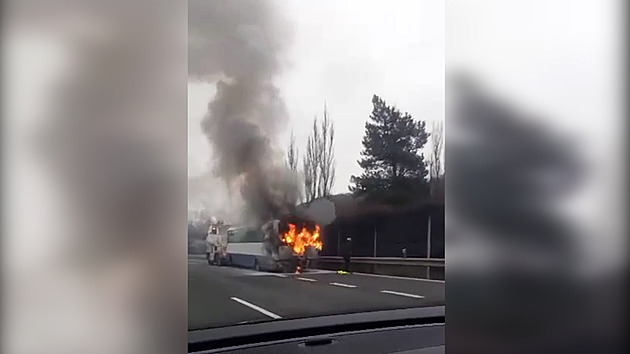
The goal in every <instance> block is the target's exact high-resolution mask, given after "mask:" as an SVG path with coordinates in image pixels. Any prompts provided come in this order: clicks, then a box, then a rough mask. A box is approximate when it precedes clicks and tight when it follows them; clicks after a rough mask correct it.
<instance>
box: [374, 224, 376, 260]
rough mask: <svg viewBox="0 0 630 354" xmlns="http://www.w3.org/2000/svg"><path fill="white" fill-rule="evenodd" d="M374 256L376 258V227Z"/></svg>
mask: <svg viewBox="0 0 630 354" xmlns="http://www.w3.org/2000/svg"><path fill="white" fill-rule="evenodd" d="M374 258H376V227H374Z"/></svg>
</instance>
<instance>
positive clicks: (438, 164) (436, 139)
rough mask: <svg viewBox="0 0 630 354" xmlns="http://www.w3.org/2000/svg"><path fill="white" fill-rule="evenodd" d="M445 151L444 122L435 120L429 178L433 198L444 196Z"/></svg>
mask: <svg viewBox="0 0 630 354" xmlns="http://www.w3.org/2000/svg"><path fill="white" fill-rule="evenodd" d="M443 152H444V124H443V122H434V123H433V127H432V131H431V155H430V158H429V178H430V181H429V182H430V185H431V196H432V198H434V199H435V198H438V199H439V198H441V196H443V187H442V186H443V183H444V181H443V179H444V171H443V167H442V165H443V164H442V153H443Z"/></svg>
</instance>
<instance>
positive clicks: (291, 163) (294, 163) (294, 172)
mask: <svg viewBox="0 0 630 354" xmlns="http://www.w3.org/2000/svg"><path fill="white" fill-rule="evenodd" d="M299 161H300V155H299V150H298V148H297V146H296V145H295V135H294V134H293V131H291V140H290V141H289V148H288V150H287V161H286V164H287V169H288V170H289V173H290V174H291V183H292V187H293V189H294V190H293V193H294V194H295V195H294V198H295V202H298V201H300V202H301V201H302V193H301V190H300V186H299V182H298V175H299V171H298V164H299Z"/></svg>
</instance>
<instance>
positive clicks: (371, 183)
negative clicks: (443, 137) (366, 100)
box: [350, 95, 429, 203]
mask: <svg viewBox="0 0 630 354" xmlns="http://www.w3.org/2000/svg"><path fill="white" fill-rule="evenodd" d="M372 104H373V106H374V108H373V110H372V114H371V115H370V120H369V121H368V122H367V123H366V124H365V136H364V137H363V151H362V152H361V156H363V158H362V159H360V160H359V161H358V163H359V166H361V168H363V170H364V171H363V173H362V174H361V176H358V177H357V176H352V178H351V182H352V183H353V184H354V186H351V187H350V190H351V191H352V192H354V193H355V194H358V195H362V194H366V195H367V196H368V197H369V198H371V199H376V200H381V201H386V202H393V203H407V202H413V201H417V200H418V199H422V198H425V197H426V196H427V194H428V184H427V181H426V176H427V174H428V170H427V166H426V163H425V161H424V156H423V155H422V154H421V153H420V150H421V149H422V147H423V146H424V145H425V144H426V143H427V141H428V138H429V133H427V132H426V130H425V122H423V121H418V122H416V121H414V120H413V118H412V117H411V115H410V114H409V113H406V112H405V113H404V114H403V113H401V112H400V110H398V109H397V108H396V107H394V106H388V105H387V103H386V102H385V101H384V100H383V99H381V98H380V97H378V96H376V95H374V96H373V97H372Z"/></svg>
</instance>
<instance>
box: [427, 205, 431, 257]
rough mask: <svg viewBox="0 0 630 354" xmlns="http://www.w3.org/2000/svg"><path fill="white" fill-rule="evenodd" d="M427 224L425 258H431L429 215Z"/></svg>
mask: <svg viewBox="0 0 630 354" xmlns="http://www.w3.org/2000/svg"><path fill="white" fill-rule="evenodd" d="M427 224H428V226H427V258H431V215H429V222H428V223H427Z"/></svg>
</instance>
